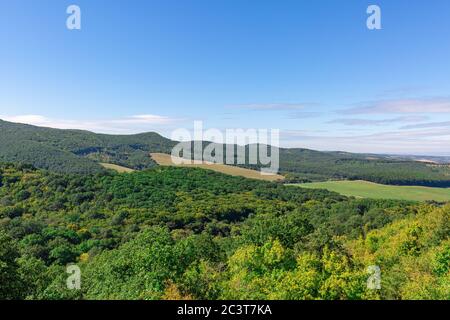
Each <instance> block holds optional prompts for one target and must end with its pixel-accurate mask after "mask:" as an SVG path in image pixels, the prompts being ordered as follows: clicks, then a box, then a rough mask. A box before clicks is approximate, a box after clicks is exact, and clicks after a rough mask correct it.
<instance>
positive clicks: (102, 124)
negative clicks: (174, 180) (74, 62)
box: [0, 114, 181, 134]
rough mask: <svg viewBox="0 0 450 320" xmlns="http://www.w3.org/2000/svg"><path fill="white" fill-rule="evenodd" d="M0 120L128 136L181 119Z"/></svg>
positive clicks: (19, 117) (30, 117)
mask: <svg viewBox="0 0 450 320" xmlns="http://www.w3.org/2000/svg"><path fill="white" fill-rule="evenodd" d="M0 119H3V120H5V121H10V122H17V123H25V124H31V125H35V126H42V127H51V128H58V129H81V130H88V131H93V132H98V133H113V134H114V133H116V134H130V133H139V132H146V131H153V130H154V129H155V127H158V126H167V125H170V124H173V123H175V122H177V121H180V120H181V119H174V118H169V117H166V116H160V115H152V114H143V115H134V116H130V117H125V118H119V119H99V120H68V119H54V118H48V117H45V116H42V115H31V114H30V115H16V116H1V115H0Z"/></svg>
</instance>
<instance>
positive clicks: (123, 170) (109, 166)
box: [100, 163, 134, 173]
mask: <svg viewBox="0 0 450 320" xmlns="http://www.w3.org/2000/svg"><path fill="white" fill-rule="evenodd" d="M100 164H101V165H102V166H103V167H104V168H106V169H111V170H115V171H117V172H119V173H128V172H133V171H134V170H133V169H130V168H126V167H122V166H118V165H117V164H111V163H100Z"/></svg>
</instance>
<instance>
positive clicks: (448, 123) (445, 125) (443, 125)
mask: <svg viewBox="0 0 450 320" xmlns="http://www.w3.org/2000/svg"><path fill="white" fill-rule="evenodd" d="M423 128H450V121H442V122H428V123H418V124H411V125H407V126H403V127H401V128H400V129H423Z"/></svg>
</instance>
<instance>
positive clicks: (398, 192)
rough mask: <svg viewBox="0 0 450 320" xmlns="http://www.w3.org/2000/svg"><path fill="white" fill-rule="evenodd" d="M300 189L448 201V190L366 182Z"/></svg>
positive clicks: (310, 185)
mask: <svg viewBox="0 0 450 320" xmlns="http://www.w3.org/2000/svg"><path fill="white" fill-rule="evenodd" d="M295 185H296V186H300V187H302V188H310V189H326V190H329V191H334V192H337V193H340V194H342V195H345V196H353V197H357V198H373V199H395V200H410V201H427V200H434V201H450V188H431V187H420V186H391V185H383V184H377V183H372V182H367V181H361V180H358V181H326V182H314V183H302V184H295Z"/></svg>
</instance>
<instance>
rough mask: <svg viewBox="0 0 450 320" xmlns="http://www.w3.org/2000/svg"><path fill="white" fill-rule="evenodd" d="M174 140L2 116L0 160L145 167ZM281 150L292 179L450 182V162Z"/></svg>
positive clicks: (88, 167)
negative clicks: (42, 124)
mask: <svg viewBox="0 0 450 320" xmlns="http://www.w3.org/2000/svg"><path fill="white" fill-rule="evenodd" d="M176 144H177V142H176V141H172V140H170V139H167V138H165V137H163V136H161V135H159V134H157V133H155V132H148V133H141V134H134V135H107V134H97V133H93V132H89V131H83V130H65V129H53V128H44V127H37V126H32V125H27V124H18V123H11V122H7V121H2V120H0V162H16V163H26V164H31V165H33V166H35V167H37V168H41V169H46V170H50V171H55V172H60V173H83V174H84V173H99V172H102V171H104V170H105V169H104V168H103V167H102V166H101V165H100V163H111V164H116V165H120V166H124V167H127V168H132V169H136V170H142V169H147V168H151V167H153V166H155V165H156V163H155V162H154V161H153V160H152V159H151V157H150V156H149V154H150V153H171V150H172V148H173V147H174V146H175V145H176ZM247 148H248V147H247ZM279 151H280V170H279V171H280V173H281V174H283V175H285V176H286V177H287V181H291V182H294V181H295V182H305V181H320V180H328V179H350V180H357V179H359V180H367V181H372V182H377V183H384V184H395V185H424V186H438V187H450V168H449V166H448V165H441V164H438V163H435V164H434V163H433V164H431V163H425V162H418V161H414V159H412V158H410V159H408V158H407V157H405V158H402V157H401V156H400V157H397V156H395V157H394V156H386V155H373V154H355V153H348V152H339V151H336V152H323V151H314V150H309V149H302V148H294V149H284V148H280V150H279ZM418 160H420V159H418ZM240 166H242V167H246V168H250V169H259V168H261V167H262V166H261V165H240Z"/></svg>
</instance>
